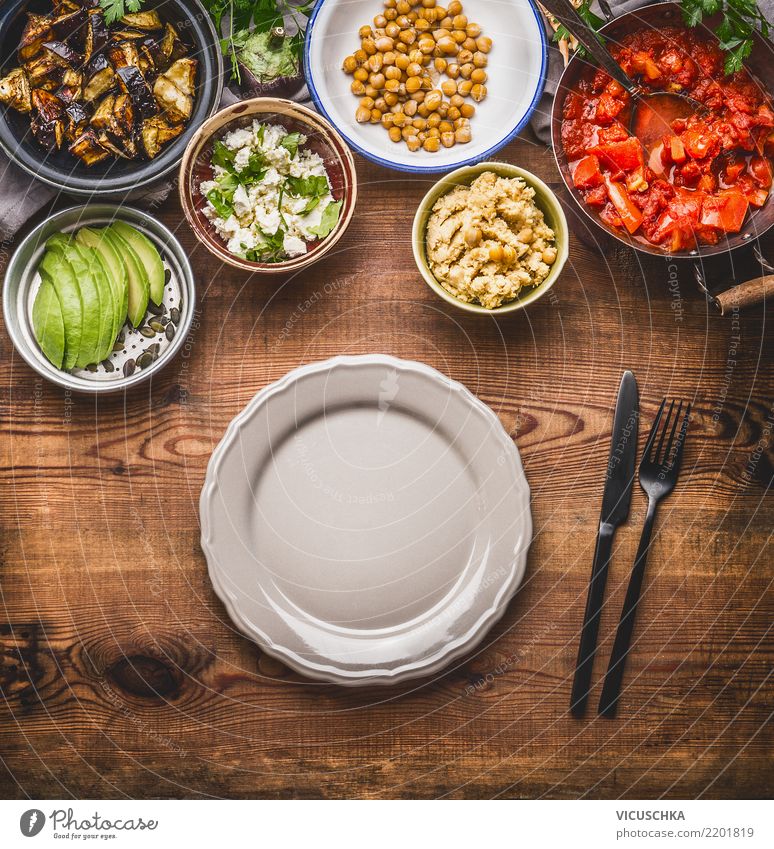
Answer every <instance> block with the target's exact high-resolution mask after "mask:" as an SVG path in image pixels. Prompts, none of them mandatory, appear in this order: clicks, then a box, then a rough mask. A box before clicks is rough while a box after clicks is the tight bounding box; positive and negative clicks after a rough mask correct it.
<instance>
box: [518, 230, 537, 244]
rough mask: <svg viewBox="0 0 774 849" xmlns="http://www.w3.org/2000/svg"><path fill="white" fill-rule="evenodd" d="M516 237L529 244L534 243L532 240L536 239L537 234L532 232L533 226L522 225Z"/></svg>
mask: <svg viewBox="0 0 774 849" xmlns="http://www.w3.org/2000/svg"><path fill="white" fill-rule="evenodd" d="M516 238H517V239H518V240H519V241H520V242H524V244H525V245H529V244H531V243H532V241H533V240H534V238H535V236H534V234H533V232H532V228H531V227H522V228H521V230H519V232H518V235H517V236H516Z"/></svg>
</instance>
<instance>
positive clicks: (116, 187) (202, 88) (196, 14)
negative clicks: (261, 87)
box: [0, 0, 223, 200]
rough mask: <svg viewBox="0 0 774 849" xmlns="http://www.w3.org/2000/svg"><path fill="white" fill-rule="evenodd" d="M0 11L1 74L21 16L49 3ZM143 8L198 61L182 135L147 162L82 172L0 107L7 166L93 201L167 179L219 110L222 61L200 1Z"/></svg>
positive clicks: (161, 1)
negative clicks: (156, 13)
mask: <svg viewBox="0 0 774 849" xmlns="http://www.w3.org/2000/svg"><path fill="white" fill-rule="evenodd" d="M0 6H1V7H2V8H0V68H2V73H3V75H4V74H6V73H8V71H10V70H11V68H13V67H14V66H15V65H16V64H18V62H17V59H16V47H17V45H18V43H19V39H20V36H21V32H22V28H23V26H24V23H25V21H26V12H27V11H32V12H38V13H40V12H44V11H47V10H50V9H51V2H50V0H6V2H5V3H0ZM143 8H145V9H152V8H158V10H159V14H160V15H161V17H162V19H163V20H165V21H169V22H170V23H172V24H173V25H175V26H177V27H178V29H179V32H180V35H181V37H182V38H183V40H184V41H185V42H186V43H187V44H189V45H190V46H191V47H192V48H193V49H192V55H193V56H195V57H196V59H198V61H199V75H198V84H197V88H198V91H197V96H196V99H195V103H194V110H193V114H192V115H191V120H190V121H189V122H188V126H187V127H186V129H185V130H184V131H183V133H182V134H181V135H180V136H178V138H176V139H175V140H174V141H173V142H171V143H170V144H169V145H167V146H166V147H165V148H164V149H163V150H162V151H161V152H160V153H159V154H158V156H156V158H155V159H152V160H150V161H144V160H126V161H124V160H121V161H119V160H113V161H108V162H103V163H99V164H97V165H93V166H91V167H87V166H86V165H84V164H83V163H82V162H80V160H78V159H77V158H76V157H74V156H72V154H70V153H69V152H68V151H67V150H66V149H63V150H59V151H53V152H51V153H46V152H45V151H44V149H43V148H42V147H41V146H40V145H39V144H38V143H37V141H36V140H35V138H34V137H33V135H32V133H31V132H30V119H29V115H22V114H21V113H19V112H16V111H14V110H13V109H10V108H7V107H0V148H2V149H3V151H4V152H5V153H6V155H7V156H8V158H9V159H10V160H11V161H12V162H15V163H16V164H17V165H18V166H19V167H20V168H23V169H24V170H25V171H27V172H28V173H29V174H31V175H32V176H33V177H37V178H38V179H39V180H41V181H42V182H44V183H47V184H48V185H49V186H53V187H54V188H55V189H59V190H60V191H63V192H66V193H68V194H70V195H74V196H76V197H84V198H85V197H88V198H96V199H98V200H99V199H105V198H109V197H113V198H118V197H122V196H124V195H126V194H127V193H129V192H132V191H134V190H136V189H142V188H145V187H147V186H149V185H151V184H152V183H155V182H156V181H158V180H162V179H163V178H165V177H168V176H170V175H171V174H172V172H173V171H174V170H175V169H176V168H177V166H178V165H179V164H180V160H181V159H182V157H183V151H184V150H185V148H186V145H187V144H188V142H189V140H190V139H191V137H192V136H193V134H194V133H195V132H196V130H197V129H198V127H199V126H200V125H201V124H203V123H204V121H206V120H207V118H208V117H209V116H210V115H212V113H213V112H214V111H215V110H216V109H217V108H218V106H219V105H220V98H221V94H222V93H223V56H222V54H221V50H220V45H219V41H218V37H217V35H216V33H215V28H214V27H213V24H212V21H211V19H210V16H209V15H208V14H207V12H206V11H205V10H204V9H203V8H202V5H201V4H200V3H199V0H151V2H148V3H146V4H145V6H144V7H143Z"/></svg>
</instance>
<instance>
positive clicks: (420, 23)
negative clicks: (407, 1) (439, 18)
mask: <svg viewBox="0 0 774 849" xmlns="http://www.w3.org/2000/svg"><path fill="white" fill-rule="evenodd" d="M430 27H431V24H430V21H428V20H427V19H426V18H417V20H416V21H415V22H414V29H416V30H418V31H419V32H427V30H429V29H430Z"/></svg>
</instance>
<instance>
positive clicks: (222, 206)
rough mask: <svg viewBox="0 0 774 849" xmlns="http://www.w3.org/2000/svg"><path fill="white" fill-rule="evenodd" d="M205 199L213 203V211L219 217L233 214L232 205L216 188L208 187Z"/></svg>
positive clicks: (225, 217)
mask: <svg viewBox="0 0 774 849" xmlns="http://www.w3.org/2000/svg"><path fill="white" fill-rule="evenodd" d="M232 197H233V195H232ZM207 200H208V201H209V202H210V203H211V204H212V205H213V207H214V208H215V212H217V213H218V215H219V216H220V217H221V218H224V219H227V218H231V216H232V215H233V214H234V207H233V206H232V205H231V203H230V201H228V200H226V198H225V197H224V196H223V193H222V192H221V191H219V190H218V189H210V191H209V192H207Z"/></svg>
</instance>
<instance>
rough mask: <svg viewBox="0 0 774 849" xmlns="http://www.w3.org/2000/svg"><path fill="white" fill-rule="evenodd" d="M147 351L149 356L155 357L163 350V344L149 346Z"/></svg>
mask: <svg viewBox="0 0 774 849" xmlns="http://www.w3.org/2000/svg"><path fill="white" fill-rule="evenodd" d="M145 350H146V351H147V352H148V353H149V354H153V355H154V356H155V355H157V354H158V352H159V351H160V350H161V344H160V343H159V342H154V343H153V344H152V345H148V347H147V348H146V349H145Z"/></svg>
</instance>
